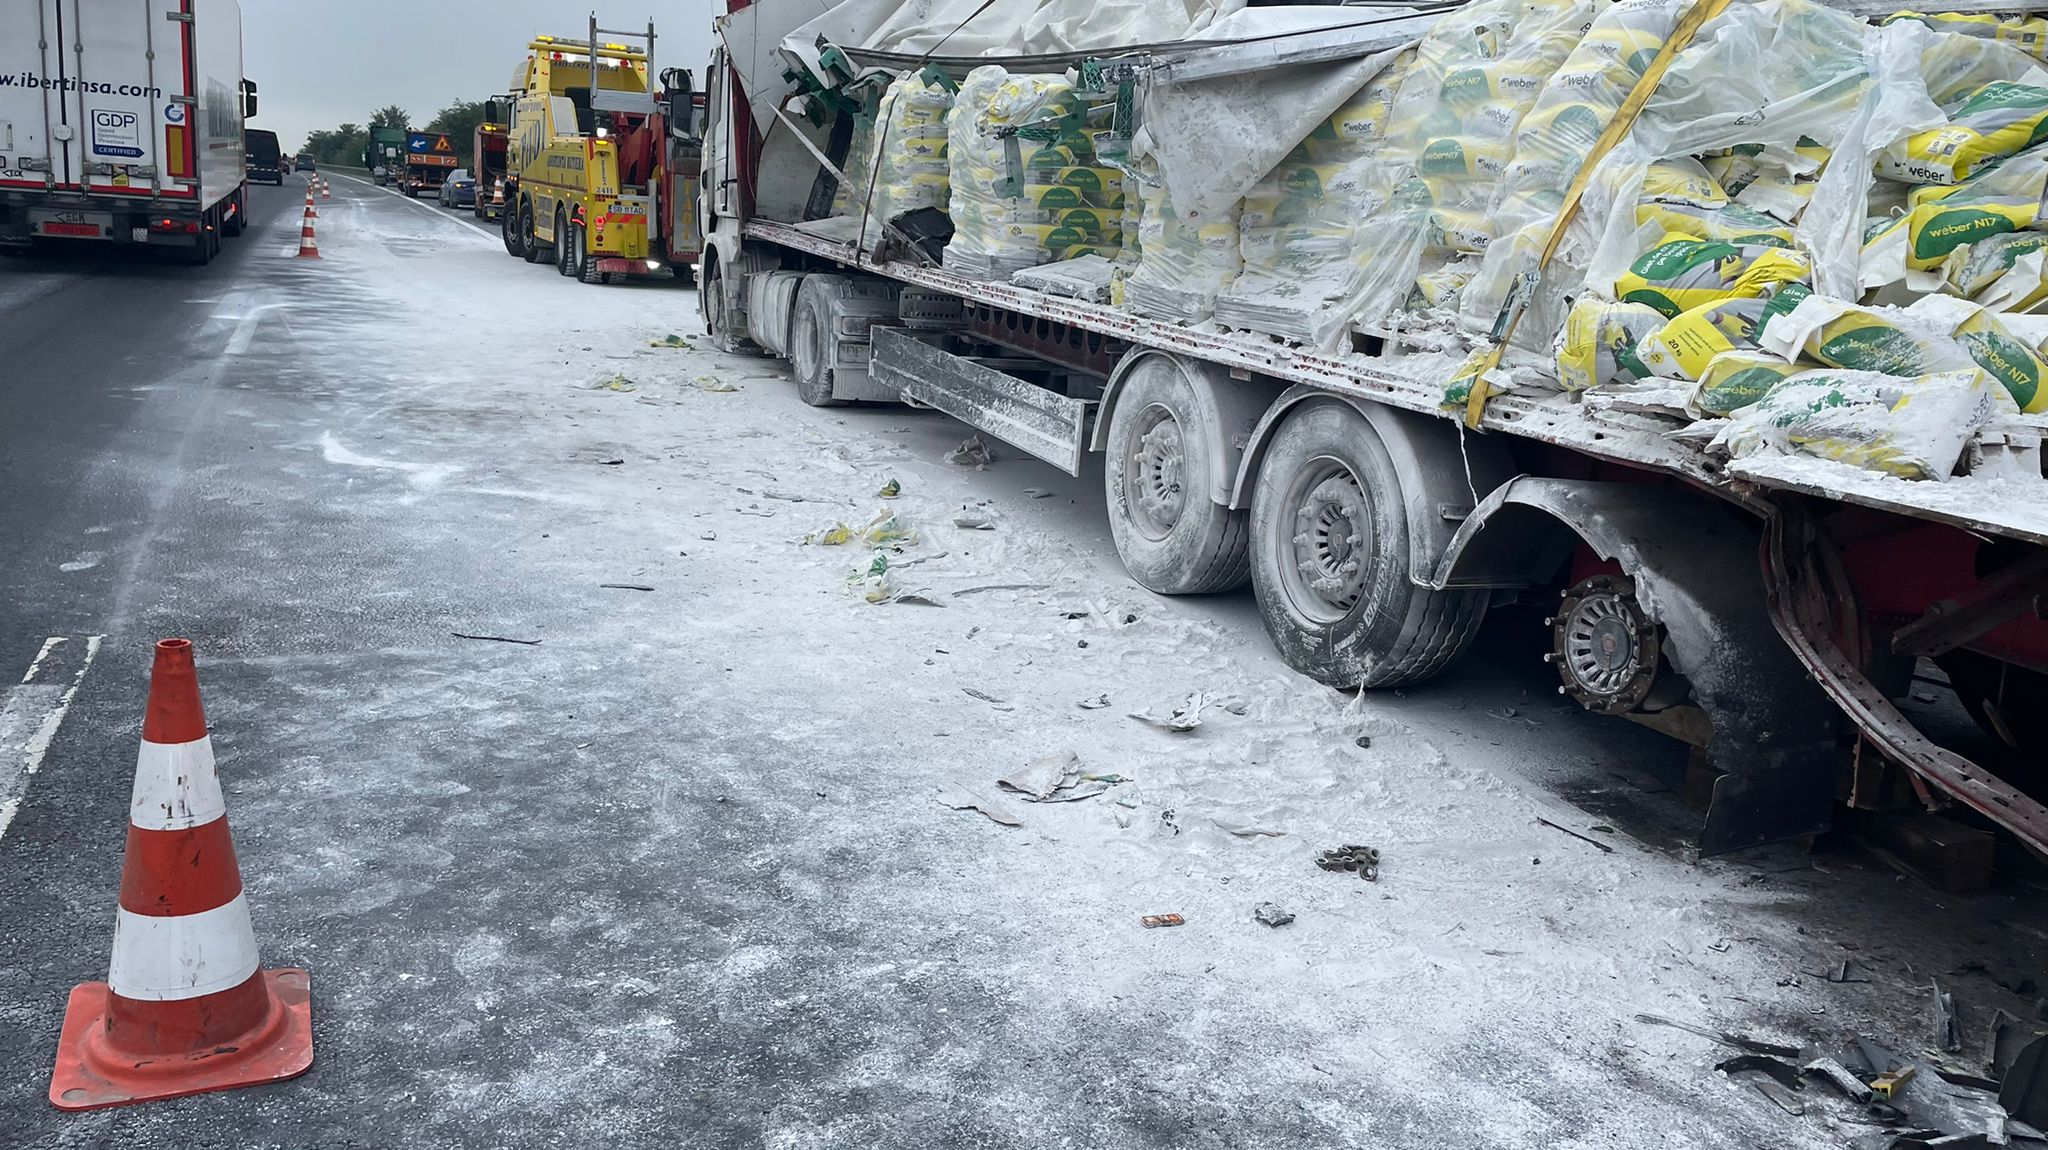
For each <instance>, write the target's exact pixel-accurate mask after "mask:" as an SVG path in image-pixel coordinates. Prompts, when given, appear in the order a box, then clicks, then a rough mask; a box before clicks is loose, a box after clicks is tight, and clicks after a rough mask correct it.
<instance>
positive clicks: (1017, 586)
mask: <svg viewBox="0 0 2048 1150" xmlns="http://www.w3.org/2000/svg"><path fill="white" fill-rule="evenodd" d="M1051 587H1052V585H1051V584H1050V583H984V584H982V585H980V586H978V587H962V588H961V589H959V590H958V591H955V592H953V598H955V599H964V598H966V597H967V596H969V595H982V594H986V593H987V592H990V591H1047V590H1050V589H1051Z"/></svg>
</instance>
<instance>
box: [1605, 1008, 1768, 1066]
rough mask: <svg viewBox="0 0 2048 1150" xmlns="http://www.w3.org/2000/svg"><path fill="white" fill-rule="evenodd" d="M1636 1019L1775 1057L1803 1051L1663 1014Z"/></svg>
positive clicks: (1637, 1016)
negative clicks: (1667, 1016) (1712, 1028)
mask: <svg viewBox="0 0 2048 1150" xmlns="http://www.w3.org/2000/svg"><path fill="white" fill-rule="evenodd" d="M1636 1021H1637V1022H1647V1023H1649V1024H1650V1025H1652V1026H1668V1027H1671V1028H1672V1029H1673V1030H1683V1031H1685V1032H1686V1033H1687V1034H1697V1035H1699V1036H1700V1037H1701V1038H1708V1039H1712V1040H1713V1041H1715V1042H1718V1043H1721V1044H1722V1045H1723V1046H1732V1047H1734V1048H1735V1049H1737V1050H1746V1051H1748V1052H1749V1053H1751V1054H1768V1055H1770V1056H1771V1057H1773V1058H1797V1057H1799V1055H1800V1054H1801V1053H1802V1051H1801V1050H1800V1048H1799V1047H1797V1046H1786V1045H1785V1044H1783V1043H1780V1042H1764V1041H1762V1040H1760V1039H1755V1038H1749V1037H1747V1036H1745V1035H1741V1034H1733V1033H1730V1032H1728V1031H1725V1030H1710V1029H1708V1028H1707V1027H1704V1026H1695V1025H1693V1024H1692V1023H1690V1022H1680V1021H1678V1020H1677V1019H1675V1018H1666V1017H1664V1016H1663V1015H1661V1014H1638V1015H1636Z"/></svg>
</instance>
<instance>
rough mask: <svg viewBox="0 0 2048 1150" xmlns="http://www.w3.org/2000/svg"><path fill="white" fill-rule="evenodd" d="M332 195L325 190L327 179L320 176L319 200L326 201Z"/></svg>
mask: <svg viewBox="0 0 2048 1150" xmlns="http://www.w3.org/2000/svg"><path fill="white" fill-rule="evenodd" d="M333 194H334V193H332V192H330V191H328V189H327V177H326V176H322V177H320V198H321V199H323V200H324V199H328V198H330V197H331V196H332V195H333Z"/></svg>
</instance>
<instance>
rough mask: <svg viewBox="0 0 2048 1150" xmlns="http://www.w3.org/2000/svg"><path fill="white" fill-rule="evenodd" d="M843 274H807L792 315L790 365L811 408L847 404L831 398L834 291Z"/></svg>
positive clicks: (835, 343) (798, 387)
mask: <svg viewBox="0 0 2048 1150" xmlns="http://www.w3.org/2000/svg"><path fill="white" fill-rule="evenodd" d="M844 278H845V277H843V276H805V277H804V282H803V283H802V284H801V285H800V286H798V288H797V289H796V303H795V305H794V307H793V309H792V313H791V315H790V317H789V365H790V367H791V368H792V369H794V371H795V374H796V393H797V396H798V397H799V398H801V399H802V400H803V401H804V402H805V403H808V404H810V405H811V406H812V407H844V406H845V405H846V404H847V402H848V401H847V400H843V399H834V398H832V362H833V360H834V359H835V358H836V357H835V355H834V352H835V351H836V350H837V344H838V342H839V341H838V336H837V333H835V332H834V331H833V330H832V304H831V298H830V297H831V290H832V288H833V286H834V285H835V284H837V283H838V282H840V281H841V280H843V279H844Z"/></svg>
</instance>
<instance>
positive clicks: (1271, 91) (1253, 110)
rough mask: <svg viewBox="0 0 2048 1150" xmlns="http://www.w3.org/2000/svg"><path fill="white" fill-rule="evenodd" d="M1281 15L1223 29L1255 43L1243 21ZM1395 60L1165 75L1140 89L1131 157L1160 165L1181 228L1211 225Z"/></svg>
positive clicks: (1258, 13)
mask: <svg viewBox="0 0 2048 1150" xmlns="http://www.w3.org/2000/svg"><path fill="white" fill-rule="evenodd" d="M1285 11H1287V10H1286V9H1272V8H1260V9H1252V10H1248V11H1246V12H1244V13H1241V14H1240V17H1242V18H1243V19H1241V20H1237V21H1232V22H1231V25H1232V26H1233V27H1236V26H1237V25H1239V24H1241V23H1242V24H1246V25H1247V26H1248V27H1247V28H1241V29H1238V34H1240V35H1249V34H1255V33H1252V32H1251V31H1249V30H1248V29H1249V27H1256V22H1255V21H1254V20H1252V19H1251V18H1254V17H1260V18H1263V17H1264V15H1265V14H1266V13H1268V12H1285ZM1331 11H1338V12H1354V11H1355V10H1353V9H1342V8H1340V9H1332V10H1331ZM1353 19H1356V17H1355V16H1354V17H1353ZM1401 51H1402V49H1400V48H1390V49H1387V50H1386V51H1383V52H1376V53H1374V54H1373V55H1370V56H1366V57H1363V58H1361V59H1356V60H1340V61H1336V62H1334V63H1328V64H1296V65H1292V66H1289V67H1285V68H1275V69H1268V70H1263V71H1259V72H1252V73H1247V74H1243V75H1236V76H1222V77H1217V78H1214V79H1206V80H1195V81H1190V82H1185V83H1182V82H1176V81H1174V80H1173V79H1172V78H1171V75H1170V74H1169V76H1168V77H1167V78H1166V79H1165V80H1162V81H1159V82H1155V83H1152V84H1148V85H1147V86H1146V88H1145V92H1144V100H1143V105H1142V106H1143V112H1144V116H1143V125H1144V126H1143V128H1142V129H1141V130H1140V131H1139V133H1138V134H1137V135H1136V136H1135V137H1133V140H1132V146H1131V150H1132V153H1133V155H1144V156H1150V157H1151V158H1152V160H1153V162H1154V163H1156V164H1157V165H1158V178H1159V183H1160V185H1161V186H1163V187H1164V188H1165V189H1166V193H1167V195H1168V196H1169V197H1170V198H1171V199H1172V201H1173V204H1174V209H1175V211H1176V212H1178V213H1179V215H1180V217H1181V218H1182V219H1184V220H1187V221H1190V222H1194V223H1198V224H1199V223H1204V222H1207V221H1210V220H1212V219H1216V218H1219V217H1221V216H1222V215H1223V214H1224V213H1226V212H1228V211H1229V210H1230V208H1231V206H1232V205H1233V204H1235V203H1236V202H1237V201H1238V200H1240V199H1242V198H1243V197H1244V195H1245V193H1246V192H1249V191H1251V189H1252V186H1253V185H1254V184H1257V183H1258V182H1259V181H1260V180H1262V179H1264V178H1265V177H1266V174H1267V173H1268V172H1271V171H1272V170H1273V169H1274V168H1275V167H1277V166H1279V163H1280V161H1281V159H1282V158H1284V157H1285V156H1286V155H1287V153H1289V152H1291V151H1293V150H1294V146H1295V145H1296V144H1299V143H1300V142H1301V141H1303V140H1305V139H1307V138H1308V136H1309V133H1310V132H1312V131H1314V130H1315V128H1316V126H1317V125H1319V124H1321V123H1322V122H1323V121H1324V120H1327V119H1329V118H1330V114H1331V113H1332V112H1335V111H1336V110H1337V109H1338V108H1340V107H1342V106H1343V105H1344V102H1345V101H1347V100H1349V99H1350V98H1351V97H1352V96H1353V95H1354V94H1355V93H1357V92H1358V90H1359V89H1360V88H1363V87H1365V85H1366V83H1367V82H1368V81H1370V80H1371V79H1372V78H1373V77H1374V76H1376V75H1378V74H1379V73H1380V71H1381V70H1382V69H1384V68H1385V67H1386V66H1387V64H1389V63H1390V62H1392V61H1393V60H1394V58H1395V57H1397V56H1399V55H1400V54H1401Z"/></svg>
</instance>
